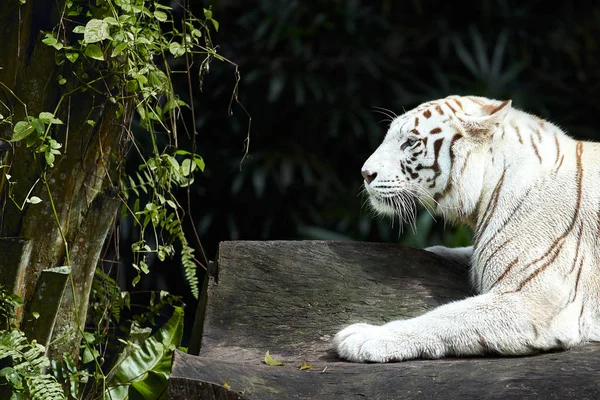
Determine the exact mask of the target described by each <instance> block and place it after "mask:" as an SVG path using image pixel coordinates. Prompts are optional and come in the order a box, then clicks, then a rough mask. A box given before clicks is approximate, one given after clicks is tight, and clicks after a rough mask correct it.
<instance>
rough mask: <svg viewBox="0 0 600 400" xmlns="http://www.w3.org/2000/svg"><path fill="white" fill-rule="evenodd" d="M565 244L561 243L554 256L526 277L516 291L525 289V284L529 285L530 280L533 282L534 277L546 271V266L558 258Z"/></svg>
mask: <svg viewBox="0 0 600 400" xmlns="http://www.w3.org/2000/svg"><path fill="white" fill-rule="evenodd" d="M563 245H564V243H563V244H560V245H559V246H558V247H557V249H556V251H555V252H554V255H553V256H552V258H550V260H548V261H546V262H545V263H544V264H542V265H541V266H540V267H539V268H538V269H536V270H535V271H533V273H532V274H530V275H529V276H528V277H527V278H525V280H524V281H523V282H521V284H520V285H519V287H518V288H517V289H516V290H515V292H519V291H521V289H523V287H525V285H527V284H528V283H529V282H531V280H532V279H534V278H535V277H536V276H538V275H539V274H541V273H542V272H544V271H545V270H546V268H548V266H550V265H551V264H552V263H553V262H554V260H556V258H557V257H558V255H559V254H560V252H561V250H562V247H563ZM546 254H548V253H546ZM530 265H531V264H530Z"/></svg>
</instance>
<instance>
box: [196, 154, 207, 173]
mask: <svg viewBox="0 0 600 400" xmlns="http://www.w3.org/2000/svg"><path fill="white" fill-rule="evenodd" d="M194 162H195V163H196V165H197V166H198V168H200V171H202V172H204V167H205V166H206V165H205V164H204V159H203V158H202V157H194Z"/></svg>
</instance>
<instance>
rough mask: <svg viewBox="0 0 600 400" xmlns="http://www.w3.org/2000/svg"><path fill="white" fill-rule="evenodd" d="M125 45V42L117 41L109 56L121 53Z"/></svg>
mask: <svg viewBox="0 0 600 400" xmlns="http://www.w3.org/2000/svg"><path fill="white" fill-rule="evenodd" d="M126 47H127V43H119V44H118V45H117V46H116V47H115V48H114V49H113V52H112V55H111V57H116V56H118V55H119V54H121V53H122V52H123V50H125V48H126Z"/></svg>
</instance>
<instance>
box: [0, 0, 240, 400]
mask: <svg viewBox="0 0 600 400" xmlns="http://www.w3.org/2000/svg"><path fill="white" fill-rule="evenodd" d="M13 1H15V0H13ZM17 1H18V2H19V3H20V4H22V5H23V4H26V0H17ZM90 3H93V4H90ZM179 6H180V8H181V9H183V10H184V13H183V15H184V17H183V19H182V20H178V19H177V18H175V17H174V10H173V9H172V8H171V7H169V6H166V5H163V4H160V3H158V2H156V1H149V0H96V1H95V2H90V1H88V0H66V1H65V2H64V7H63V9H62V10H60V15H61V17H60V21H59V23H58V24H57V25H56V26H55V27H54V28H53V29H52V30H50V31H47V32H43V39H42V42H43V43H44V44H45V45H46V46H49V47H51V48H53V49H54V50H55V59H56V64H57V65H58V66H59V68H60V72H61V73H60V74H58V75H56V76H55V79H56V81H55V84H57V85H59V86H60V87H61V88H62V95H61V96H60V99H59V101H58V102H57V104H56V107H55V108H54V109H53V110H45V111H43V112H40V113H38V114H37V116H36V115H29V113H28V111H27V105H26V104H25V103H24V102H23V101H21V99H19V98H18V97H17V95H16V94H15V93H13V91H12V90H10V89H9V88H8V87H6V86H5V85H4V84H2V83H1V82H0V85H2V86H3V87H4V89H6V91H7V92H8V93H10V94H11V95H12V96H13V97H14V98H15V99H16V100H17V101H18V102H19V103H20V104H22V106H23V108H24V110H25V116H24V117H23V118H19V119H18V120H15V116H14V115H13V114H10V115H8V116H7V117H4V116H2V115H0V124H10V126H11V127H12V129H11V130H12V136H11V137H10V138H6V139H5V140H6V141H8V142H10V143H12V144H13V145H14V144H17V143H19V144H22V145H24V146H25V147H26V148H27V149H28V150H29V151H31V154H32V155H33V157H34V160H35V162H36V164H37V166H38V167H39V168H40V171H41V173H40V177H39V179H37V180H36V181H35V182H34V183H33V185H32V186H31V187H30V188H29V191H28V192H27V194H26V195H25V196H24V198H22V197H20V196H22V194H21V195H20V196H17V195H15V191H13V188H14V187H15V185H17V184H18V182H16V181H13V180H11V175H10V173H9V172H10V167H9V166H2V168H5V167H7V168H9V170H8V172H7V173H5V178H6V182H7V196H8V198H10V200H11V201H12V203H13V204H14V205H15V206H16V207H17V208H18V209H19V210H20V211H23V209H24V208H25V206H26V205H28V204H29V205H32V206H35V205H36V204H39V203H40V202H41V201H42V199H40V198H39V197H37V196H33V195H32V193H33V191H34V189H36V186H37V185H38V184H39V183H41V184H42V186H43V187H44V189H45V190H44V192H45V193H46V194H47V196H48V201H49V202H50V204H51V206H52V210H51V211H52V212H53V214H54V219H55V220H56V223H57V225H58V230H59V231H60V236H61V238H62V241H63V244H64V247H65V254H66V263H67V264H68V265H70V259H69V245H68V238H67V237H66V235H65V234H64V233H63V230H62V228H61V225H60V220H59V215H58V213H57V209H56V207H55V203H54V199H53V197H52V192H51V190H50V189H51V185H52V182H51V181H50V180H49V179H48V178H47V176H49V174H48V172H50V171H51V169H52V168H54V165H55V163H57V162H59V161H60V159H61V157H63V156H64V154H66V153H67V148H68V145H69V143H68V138H69V115H70V114H69V108H70V107H71V98H72V96H73V95H74V94H79V93H82V92H90V93H91V94H93V95H95V96H102V98H106V99H107V100H108V102H110V103H111V104H112V105H113V106H114V107H115V109H116V110H117V112H116V116H117V117H121V118H120V120H122V121H130V120H131V119H132V117H133V116H134V115H135V119H136V121H137V122H138V124H137V125H136V126H139V130H137V131H136V134H135V135H134V132H133V129H132V128H131V126H126V125H125V124H123V126H122V129H123V134H124V136H126V137H127V143H129V144H130V146H131V148H132V149H134V150H135V151H136V153H137V156H138V158H139V160H140V162H139V165H138V166H137V168H136V171H135V172H134V173H133V174H129V175H127V174H126V173H125V171H124V168H123V163H121V167H120V171H119V179H118V180H117V181H116V182H112V180H111V177H110V176H108V180H109V181H111V183H113V184H114V185H115V186H117V188H118V190H117V191H116V192H115V195H116V196H117V197H118V198H119V199H120V200H121V201H122V204H123V215H124V216H127V217H129V218H131V219H132V220H133V221H134V225H135V226H136V227H137V228H138V229H139V240H138V241H136V242H135V243H133V244H132V250H133V254H134V259H133V262H132V267H133V268H134V269H135V270H136V271H137V275H136V276H135V277H134V278H133V281H132V284H133V286H135V285H136V284H137V283H138V282H139V281H140V279H141V276H142V274H147V273H149V271H150V267H149V264H150V262H149V260H148V257H149V255H154V256H156V258H158V259H159V260H161V261H163V260H165V259H166V258H167V257H172V256H174V255H176V254H178V255H179V256H180V259H181V264H182V266H183V269H184V272H185V277H186V280H187V282H188V284H189V286H190V288H191V291H192V293H193V295H194V296H195V297H196V298H198V296H199V287H198V286H199V284H198V276H197V269H198V268H204V269H206V263H207V260H206V256H205V255H204V253H203V250H202V245H201V243H200V241H199V239H198V235H197V233H196V232H195V231H194V235H195V236H194V240H195V241H190V240H189V239H188V237H187V235H186V232H185V231H184V229H183V221H184V220H185V219H186V218H190V219H191V212H190V208H189V207H190V206H189V204H188V205H187V208H185V209H184V207H183V206H182V205H181V204H180V202H179V201H178V200H177V197H176V193H177V191H178V190H187V194H188V199H189V187H190V185H191V184H193V183H194V180H195V177H196V174H197V173H200V172H203V171H204V168H205V164H204V160H203V159H202V157H201V156H200V155H199V154H197V153H196V145H195V143H196V139H195V136H196V134H197V133H196V130H195V129H188V128H187V127H186V125H185V124H184V123H183V118H182V115H183V114H184V112H185V111H184V110H185V109H189V110H190V113H191V114H192V120H194V110H193V107H192V106H191V105H190V104H187V103H186V102H185V101H183V100H182V99H181V98H180V96H179V95H178V94H177V93H176V92H175V90H174V87H173V85H172V76H173V74H175V73H179V72H183V73H185V74H187V75H188V82H190V85H189V86H190V93H189V98H190V100H189V101H190V103H191V104H192V105H193V96H192V94H191V80H190V77H189V73H190V70H191V66H192V64H191V62H190V60H191V59H192V60H193V59H195V58H198V57H200V59H201V62H200V64H199V71H198V74H199V80H200V86H201V87H202V80H203V78H204V76H205V75H206V74H207V73H208V72H209V70H210V64H211V62H212V61H213V60H218V61H223V62H227V63H230V64H231V65H233V66H234V67H235V80H236V81H235V85H234V89H233V94H232V97H231V102H232V103H233V102H238V97H237V88H238V84H239V80H240V76H239V72H238V70H237V66H236V65H235V64H233V63H231V62H230V61H229V60H227V59H225V58H223V57H222V56H220V55H219V54H218V53H217V50H216V48H215V47H214V46H213V44H212V40H211V31H216V30H218V29H219V23H218V22H217V21H216V20H215V19H214V18H213V13H212V10H211V9H210V8H208V9H204V16H203V19H199V18H196V17H194V16H193V15H191V13H190V12H189V11H188V10H187V9H186V8H185V7H184V6H183V5H181V4H180V5H179ZM177 59H185V68H184V71H178V70H175V69H172V66H173V65H177V61H175V62H174V61H173V60H177ZM238 104H239V102H238ZM7 108H8V107H7ZM95 108H96V106H95V105H94V108H93V109H91V110H89V114H88V115H89V118H88V119H87V120H86V122H85V125H87V126H88V127H89V128H92V129H93V128H94V126H95V124H96V119H94V117H93V116H92V114H93V113H94V111H95ZM229 108H230V110H231V104H230V107H229ZM242 109H243V107H242ZM244 111H245V109H244ZM230 112H231V111H230ZM58 116H60V118H59V117H58ZM248 118H249V121H250V117H249V116H248ZM248 129H250V127H248ZM180 131H183V132H184V133H187V135H188V137H189V138H191V141H192V149H191V151H187V150H182V149H180V147H179V144H180V135H181V132H180ZM65 132H66V135H64V134H63V133H65ZM141 132H144V134H145V138H148V139H149V143H150V145H151V146H150V151H149V152H145V151H143V150H142V149H141V148H140V147H141V146H140V145H139V144H138V142H137V140H136V137H139V135H142V133H141ZM60 138H63V139H60ZM245 143H246V154H247V150H248V148H247V145H248V143H249V136H248V138H247V139H246V141H245ZM117 157H121V159H123V158H124V154H118V155H117ZM107 175H108V173H107ZM26 191H27V190H25V192H26ZM21 193H23V192H21ZM188 203H189V201H188ZM191 225H192V226H193V224H191ZM196 248H199V249H200V250H201V251H202V258H201V259H198V257H196V255H195V251H196ZM73 285H74V282H73V281H72V280H71V286H72V287H73ZM72 293H73V296H74V297H75V291H74V290H72ZM21 305H22V303H21V302H20V300H19V299H18V298H16V297H11V296H9V295H8V294H7V293H5V292H4V291H3V290H1V289H0V312H2V313H3V316H4V317H5V320H6V328H7V329H3V330H0V360H2V359H6V360H10V363H9V364H10V365H11V366H9V367H6V368H4V369H2V370H0V383H3V384H4V385H8V386H9V387H11V388H12V395H13V397H11V399H13V398H14V399H21V398H32V399H38V398H39V399H63V398H66V397H68V398H96V397H100V398H106V397H108V398H112V399H117V398H126V397H127V396H129V395H130V394H131V393H132V391H133V392H136V391H137V392H136V393H138V395H139V394H142V396H143V393H144V390H145V389H144V388H145V387H153V388H156V387H161V385H162V386H164V385H165V384H166V383H165V382H166V377H168V374H169V369H170V360H169V358H170V356H171V354H172V351H173V349H174V348H176V347H177V346H179V342H180V341H181V335H182V330H183V310H182V308H181V305H180V300H179V299H177V298H175V297H174V296H171V295H169V294H167V293H163V292H161V293H160V296H156V295H155V294H154V293H152V294H151V296H150V306H149V307H148V312H146V313H143V314H141V315H140V314H138V315H137V316H135V317H131V314H132V310H131V304H130V295H129V293H127V292H122V291H121V290H120V289H119V288H118V286H117V285H116V283H115V282H114V280H112V279H111V278H110V277H109V276H108V275H106V274H104V273H103V272H102V271H99V270H98V271H97V272H96V279H95V281H94V284H93V288H92V298H91V299H90V309H89V310H88V311H89V315H88V324H91V325H93V327H92V329H91V330H92V331H90V326H89V325H88V329H86V331H85V332H79V334H80V335H81V338H82V339H83V340H82V345H81V360H80V362H76V361H74V360H73V358H71V356H70V355H69V354H65V355H64V357H63V359H62V360H61V361H58V360H52V361H50V360H48V358H47V357H46V356H45V351H46V349H45V348H44V347H43V346H41V345H39V344H37V343H35V342H29V341H27V339H26V338H25V336H24V335H23V333H22V332H21V331H20V330H18V328H17V326H16V325H14V324H13V323H12V322H11V321H12V319H11V318H12V314H10V310H11V309H13V308H14V307H18V306H21ZM165 309H169V310H171V312H170V313H171V316H170V317H169V319H168V321H166V322H165V323H164V324H163V325H162V326H160V327H159V328H158V331H157V332H156V333H155V334H154V335H152V336H150V333H151V332H150V330H149V328H142V327H141V326H142V325H144V324H145V325H152V326H154V328H156V325H155V321H154V318H155V317H156V316H159V315H161V318H162V317H164V315H163V314H164V310H165ZM75 312H77V308H75ZM123 314H127V315H129V318H124V317H123ZM77 320H79V318H77ZM155 330H156V329H155ZM118 332H121V333H124V336H123V337H125V338H127V339H126V340H125V339H122V338H121V337H119V336H118V335H117V333H118ZM167 338H168V340H167ZM57 340H59V339H57ZM108 360H110V362H109V361H108ZM150 361H152V362H154V361H159V362H158V363H157V364H153V363H152V362H150ZM82 366H83V368H82ZM136 369H137V370H138V372H140V373H138V374H134V375H132V374H131V371H132V370H136ZM47 370H50V371H51V372H52V374H49V373H48V371H47ZM157 382H158V383H157ZM157 385H158V386H157Z"/></svg>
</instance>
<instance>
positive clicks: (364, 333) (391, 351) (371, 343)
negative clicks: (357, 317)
mask: <svg viewBox="0 0 600 400" xmlns="http://www.w3.org/2000/svg"><path fill="white" fill-rule="evenodd" d="M418 342H419V340H418V338H417V337H415V336H414V335H409V334H402V333H400V332H397V331H395V330H392V329H390V328H389V327H386V326H376V325H369V324H353V325H350V326H348V327H347V328H345V329H343V330H341V331H340V332H338V333H337V335H335V337H334V338H333V347H334V349H335V350H336V351H337V353H338V355H339V356H340V357H341V358H344V359H346V360H349V361H354V362H379V363H384V362H390V361H402V360H408V359H413V358H417V357H419V356H420V355H421V353H422V351H421V349H420V348H421V347H422V346H420V345H419V343H418Z"/></svg>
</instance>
